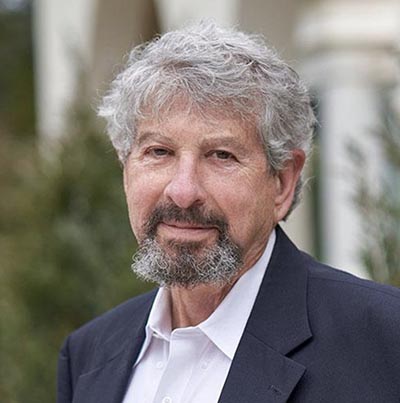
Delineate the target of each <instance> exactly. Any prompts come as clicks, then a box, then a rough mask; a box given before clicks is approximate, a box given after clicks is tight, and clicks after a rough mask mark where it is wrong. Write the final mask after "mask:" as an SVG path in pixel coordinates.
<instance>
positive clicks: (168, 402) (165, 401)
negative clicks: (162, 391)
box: [161, 396, 172, 403]
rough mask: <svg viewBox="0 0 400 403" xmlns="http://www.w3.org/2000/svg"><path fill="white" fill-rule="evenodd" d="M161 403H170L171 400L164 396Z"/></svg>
mask: <svg viewBox="0 0 400 403" xmlns="http://www.w3.org/2000/svg"><path fill="white" fill-rule="evenodd" d="M161 403H172V399H171V398H170V397H169V396H165V397H164V399H163V400H162V402H161Z"/></svg>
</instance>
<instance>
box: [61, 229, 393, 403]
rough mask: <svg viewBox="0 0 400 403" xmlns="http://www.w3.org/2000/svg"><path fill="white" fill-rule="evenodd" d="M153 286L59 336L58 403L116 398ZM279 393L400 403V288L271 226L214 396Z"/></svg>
mask: <svg viewBox="0 0 400 403" xmlns="http://www.w3.org/2000/svg"><path fill="white" fill-rule="evenodd" d="M155 294H156V291H152V292H150V293H148V294H145V295H142V296H139V297H136V298H133V299H131V300H129V301H127V302H126V303H124V304H122V305H120V306H118V307H116V308H114V309H113V310H111V311H110V312H108V313H106V314H104V315H102V316H100V317H99V318H97V319H95V320H93V321H91V322H89V323H88V324H86V325H84V326H83V327H82V328H80V329H78V330H77V331H75V332H74V333H72V334H71V335H70V336H69V337H68V338H67V339H66V341H65V343H64V345H63V348H62V350H61V353H60V358H59V373H58V400H57V401H58V403H70V402H73V403H120V402H121V401H122V399H123V397H124V394H125V391H126V388H127V385H128V382H129V379H130V375H131V371H132V366H133V364H134V362H135V360H136V358H137V356H138V353H139V351H140V348H141V346H142V343H143V340H144V337H145V333H144V328H145V324H146V320H147V317H148V314H149V310H150V308H151V305H152V302H153V299H154V296H155ZM205 387H206V385H205ZM287 401H289V402H307V403H313V402H316V403H317V402H318V403H320V402H340V403H343V402H345V403H347V402H351V403H354V402H360V403H361V402H362V403H366V402H371V403H378V402H385V403H391V402H397V403H398V402H400V290H398V289H396V288H393V287H388V286H383V285H378V284H375V283H373V282H370V281H365V280H360V279H358V278H356V277H354V276H352V275H350V274H347V273H344V272H341V271H338V270H335V269H332V268H330V267H327V266H324V265H322V264H320V263H317V262H316V261H315V260H313V259H312V258H311V257H310V256H308V255H307V254H305V253H302V252H300V251H299V250H298V249H297V248H296V247H295V246H294V245H293V244H292V243H291V241H290V240H289V239H288V238H287V237H286V235H285V234H284V233H283V231H282V230H281V229H280V228H278V229H277V241H276V245H275V248H274V251H273V254H272V256H271V260H270V263H269V266H268V270H267V272H266V275H265V277H264V279H263V282H262V285H261V288H260V291H259V294H258V296H257V299H256V302H255V305H254V307H253V310H252V312H251V315H250V318H249V320H248V323H247V326H246V328H245V331H244V334H243V336H242V339H241V341H240V344H239V347H238V349H237V352H236V354H235V357H234V359H233V362H232V366H231V368H230V371H229V374H228V377H227V379H226V382H225V385H224V387H223V390H222V394H221V396H220V399H219V401H218V402H219V403H236V402H238V403H266V402H287ZM205 403H212V402H205Z"/></svg>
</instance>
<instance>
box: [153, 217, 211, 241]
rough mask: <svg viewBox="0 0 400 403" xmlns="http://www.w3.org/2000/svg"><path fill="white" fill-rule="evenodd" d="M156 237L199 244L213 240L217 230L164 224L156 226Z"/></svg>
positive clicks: (171, 223) (206, 227) (195, 225)
mask: <svg viewBox="0 0 400 403" xmlns="http://www.w3.org/2000/svg"><path fill="white" fill-rule="evenodd" d="M157 232H158V235H159V236H161V238H166V239H174V240H178V241H184V242H201V241H204V240H207V239H209V238H210V237H212V238H215V236H216V235H217V233H218V228H217V227H215V226H205V225H201V224H195V223H187V222H165V221H162V222H160V223H159V224H158V231H157Z"/></svg>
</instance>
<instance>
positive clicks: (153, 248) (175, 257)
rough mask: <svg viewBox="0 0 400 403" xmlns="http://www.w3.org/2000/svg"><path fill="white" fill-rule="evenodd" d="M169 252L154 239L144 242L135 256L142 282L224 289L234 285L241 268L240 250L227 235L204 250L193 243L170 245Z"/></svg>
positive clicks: (168, 285) (135, 270)
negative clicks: (207, 285) (230, 284)
mask: <svg viewBox="0 0 400 403" xmlns="http://www.w3.org/2000/svg"><path fill="white" fill-rule="evenodd" d="M169 249H171V251H170V252H166V251H165V250H164V249H163V248H162V247H161V246H160V245H159V243H158V242H157V241H156V239H154V238H153V239H147V240H145V241H144V242H143V243H142V244H141V245H140V246H139V248H138V250H137V252H136V253H135V255H134V256H133V264H132V270H133V271H134V272H135V273H136V274H137V275H138V277H139V278H141V279H143V280H145V281H151V282H155V283H157V284H159V285H160V286H165V287H172V286H180V287H184V288H193V287H196V286H198V285H201V284H212V285H215V286H221V287H222V286H224V285H227V284H229V283H231V282H232V280H233V279H234V278H235V277H236V275H237V274H238V273H239V271H240V268H241V265H242V259H241V250H240V248H239V247H238V246H237V245H236V244H234V243H233V242H232V241H231V240H230V239H229V238H228V236H227V235H226V234H223V235H222V236H220V237H219V239H218V241H217V243H216V245H215V246H212V247H207V248H203V250H202V248H201V247H200V245H197V244H194V243H180V244H178V243H171V244H170V245H169Z"/></svg>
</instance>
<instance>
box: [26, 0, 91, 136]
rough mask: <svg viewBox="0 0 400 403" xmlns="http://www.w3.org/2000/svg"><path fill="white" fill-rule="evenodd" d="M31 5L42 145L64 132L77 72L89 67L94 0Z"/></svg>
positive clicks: (50, 0) (39, 0)
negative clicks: (67, 109) (66, 114)
mask: <svg viewBox="0 0 400 403" xmlns="http://www.w3.org/2000/svg"><path fill="white" fill-rule="evenodd" d="M33 6H34V46H35V67H36V77H35V78H36V80H35V82H36V97H37V102H36V104H37V122H38V131H39V133H40V134H41V135H42V136H44V142H45V141H46V139H56V138H57V137H58V136H59V135H60V134H61V133H62V132H63V125H64V117H65V111H66V107H68V106H69V104H70V102H71V100H72V98H73V96H74V94H75V92H76V89H77V88H76V85H77V78H78V77H77V71H78V69H79V68H82V67H84V66H88V65H90V60H91V56H92V52H91V50H92V41H93V37H92V33H93V27H94V19H95V15H96V12H95V7H96V0H84V1H82V0H68V1H64V0H35V1H34V2H33ZM82 65H83V66H82Z"/></svg>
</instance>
